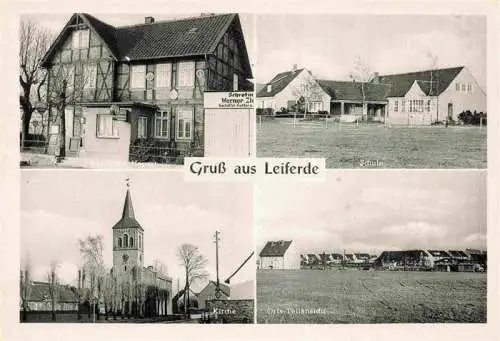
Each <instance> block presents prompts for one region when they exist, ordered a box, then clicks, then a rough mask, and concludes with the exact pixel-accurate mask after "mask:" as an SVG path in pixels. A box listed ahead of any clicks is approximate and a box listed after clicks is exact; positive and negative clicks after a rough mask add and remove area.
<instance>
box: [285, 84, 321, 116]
mask: <svg viewBox="0 0 500 341" xmlns="http://www.w3.org/2000/svg"><path fill="white" fill-rule="evenodd" d="M322 94H323V91H322V89H321V87H320V85H319V84H318V82H316V80H314V79H313V78H312V75H311V77H307V78H305V79H304V80H303V81H302V83H301V84H300V85H299V86H297V87H295V88H293V89H292V95H293V96H294V97H295V98H296V99H297V110H298V109H299V108H298V106H299V105H300V102H301V101H303V103H304V117H306V115H307V111H308V110H309V107H310V104H311V103H313V102H318V101H322Z"/></svg>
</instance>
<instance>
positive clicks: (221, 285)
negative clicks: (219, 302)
mask: <svg viewBox="0 0 500 341" xmlns="http://www.w3.org/2000/svg"><path fill="white" fill-rule="evenodd" d="M211 286H213V287H214V288H215V287H216V286H217V283H216V282H215V281H208V283H207V285H206V286H205V287H204V288H203V289H202V290H201V291H200V292H199V294H198V295H200V294H202V293H203V291H205V290H206V289H208V288H209V287H211ZM219 288H220V291H222V293H223V294H224V295H226V296H227V297H230V296H231V295H230V294H231V288H230V287H229V285H227V284H224V283H222V282H219Z"/></svg>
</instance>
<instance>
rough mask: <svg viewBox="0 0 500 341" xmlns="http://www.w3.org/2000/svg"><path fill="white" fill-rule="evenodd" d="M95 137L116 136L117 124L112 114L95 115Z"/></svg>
mask: <svg viewBox="0 0 500 341" xmlns="http://www.w3.org/2000/svg"><path fill="white" fill-rule="evenodd" d="M97 137H103V138H118V126H117V123H116V121H115V120H114V119H113V116H112V115H97Z"/></svg>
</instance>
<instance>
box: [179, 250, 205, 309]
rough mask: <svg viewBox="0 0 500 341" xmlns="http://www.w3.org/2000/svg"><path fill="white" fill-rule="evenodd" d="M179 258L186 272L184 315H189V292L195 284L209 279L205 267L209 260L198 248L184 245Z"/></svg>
mask: <svg viewBox="0 0 500 341" xmlns="http://www.w3.org/2000/svg"><path fill="white" fill-rule="evenodd" d="M177 257H178V258H179V260H180V262H181V265H182V266H183V267H184V271H185V285H184V315H185V316H186V317H187V316H188V315H189V291H190V287H191V285H192V284H193V283H195V282H196V281H198V280H201V279H205V278H207V277H208V273H207V272H206V270H205V266H206V265H207V263H208V260H207V259H206V258H205V257H204V256H203V255H202V254H201V253H200V251H199V249H198V247H197V246H195V245H192V244H182V245H181V246H179V248H178V249H177Z"/></svg>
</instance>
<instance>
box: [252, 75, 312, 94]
mask: <svg viewBox="0 0 500 341" xmlns="http://www.w3.org/2000/svg"><path fill="white" fill-rule="evenodd" d="M303 70H304V69H297V70H295V71H293V70H291V71H286V72H281V73H278V74H277V75H276V76H274V78H273V79H271V81H270V82H269V83H266V84H265V85H264V86H263V87H262V88H261V89H260V91H257V97H272V96H274V95H276V94H277V93H279V92H281V90H283V89H284V88H286V87H287V86H288V84H290V82H291V81H293V80H294V79H295V77H297V76H298V75H299V74H300V73H301V72H302V71H303ZM268 85H271V91H269V92H268V91H267V88H268Z"/></svg>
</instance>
